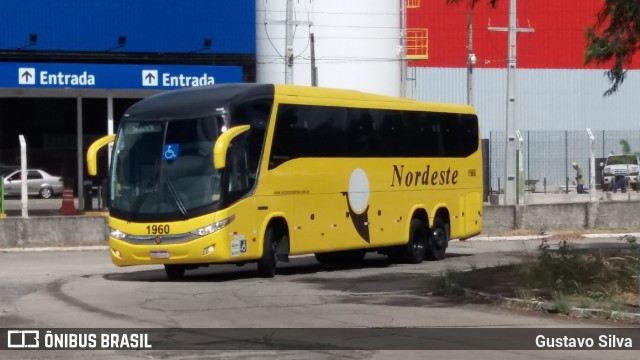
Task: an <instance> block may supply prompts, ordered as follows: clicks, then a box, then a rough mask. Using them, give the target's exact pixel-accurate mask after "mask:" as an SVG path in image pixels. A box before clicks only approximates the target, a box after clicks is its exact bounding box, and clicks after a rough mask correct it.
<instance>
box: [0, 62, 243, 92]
mask: <svg viewBox="0 0 640 360" xmlns="http://www.w3.org/2000/svg"><path fill="white" fill-rule="evenodd" d="M230 82H242V67H240V66H204V65H195V66H187V65H116V64H62V63H59V64H58V63H51V64H49V63H0V88H21V89H29V88H33V89H53V88H61V89H113V90H115V89H120V90H170V89H178V88H184V87H194V86H203V85H213V84H221V83H230Z"/></svg>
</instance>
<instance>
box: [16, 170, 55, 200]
mask: <svg viewBox="0 0 640 360" xmlns="http://www.w3.org/2000/svg"><path fill="white" fill-rule="evenodd" d="M3 176H4V193H5V195H9V196H11V195H20V193H21V191H22V173H21V171H20V170H14V171H11V172H9V173H6V174H4V175H3ZM63 190H64V184H63V182H62V178H61V177H59V176H53V175H51V174H49V173H47V172H46V171H43V170H39V169H29V170H27V193H28V194H29V195H38V196H40V197H41V198H43V199H49V198H50V197H52V196H54V195H60V194H62V191H63Z"/></svg>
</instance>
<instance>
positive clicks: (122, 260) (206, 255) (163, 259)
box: [109, 236, 242, 266]
mask: <svg viewBox="0 0 640 360" xmlns="http://www.w3.org/2000/svg"><path fill="white" fill-rule="evenodd" d="M109 248H110V252H111V260H112V261H113V263H114V264H115V265H116V266H130V265H153V264H210V263H224V262H236V261H242V258H241V257H240V256H236V257H232V256H231V255H232V254H231V250H230V246H229V241H221V239H216V237H215V236H204V237H202V238H200V239H197V240H193V241H189V242H186V243H178V244H162V243H160V244H131V243H128V242H126V241H122V240H118V239H115V238H113V237H109Z"/></svg>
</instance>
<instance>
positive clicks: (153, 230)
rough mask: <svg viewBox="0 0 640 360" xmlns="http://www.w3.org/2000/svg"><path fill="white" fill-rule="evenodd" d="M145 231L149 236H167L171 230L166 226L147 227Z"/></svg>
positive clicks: (154, 225)
mask: <svg viewBox="0 0 640 360" xmlns="http://www.w3.org/2000/svg"><path fill="white" fill-rule="evenodd" d="M146 229H147V234H151V235H163V234H168V233H169V232H170V231H171V228H170V227H169V225H168V224H164V225H163V224H159V225H158V224H153V225H148V226H147V227H146Z"/></svg>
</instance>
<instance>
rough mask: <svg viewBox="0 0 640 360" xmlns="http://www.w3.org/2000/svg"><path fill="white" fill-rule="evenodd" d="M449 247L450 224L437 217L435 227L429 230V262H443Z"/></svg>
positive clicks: (427, 252)
mask: <svg viewBox="0 0 640 360" xmlns="http://www.w3.org/2000/svg"><path fill="white" fill-rule="evenodd" d="M448 245H449V224H448V223H447V222H446V221H444V220H443V219H442V217H440V216H437V217H436V218H435V219H434V220H433V227H432V228H431V229H430V230H429V241H428V242H427V251H426V254H425V257H426V259H428V260H442V259H444V254H445V252H446V251H447V246H448Z"/></svg>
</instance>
